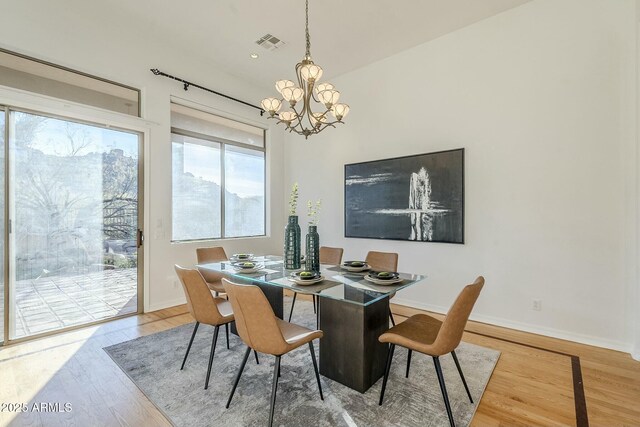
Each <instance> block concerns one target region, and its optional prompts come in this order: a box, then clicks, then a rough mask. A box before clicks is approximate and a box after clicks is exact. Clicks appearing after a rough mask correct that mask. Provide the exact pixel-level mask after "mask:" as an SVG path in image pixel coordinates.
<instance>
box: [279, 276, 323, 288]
mask: <svg viewBox="0 0 640 427" xmlns="http://www.w3.org/2000/svg"><path fill="white" fill-rule="evenodd" d="M287 279H288V280H289V281H290V282H293V283H295V284H296V285H302V286H304V285H315V284H316V283H320V282H322V281H323V280H324V276H320V277H318V278H317V279H313V280H302V279H296V278H295V277H287Z"/></svg>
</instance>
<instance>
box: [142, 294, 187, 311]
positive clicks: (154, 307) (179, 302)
mask: <svg viewBox="0 0 640 427" xmlns="http://www.w3.org/2000/svg"><path fill="white" fill-rule="evenodd" d="M186 303H187V300H186V298H185V297H184V296H183V297H181V298H176V299H173V300H169V301H162V302H159V303H155V304H149V308H148V309H147V310H146V311H145V313H150V312H152V311H158V310H164V309H165V308H170V307H175V306H176V305H182V304H186Z"/></svg>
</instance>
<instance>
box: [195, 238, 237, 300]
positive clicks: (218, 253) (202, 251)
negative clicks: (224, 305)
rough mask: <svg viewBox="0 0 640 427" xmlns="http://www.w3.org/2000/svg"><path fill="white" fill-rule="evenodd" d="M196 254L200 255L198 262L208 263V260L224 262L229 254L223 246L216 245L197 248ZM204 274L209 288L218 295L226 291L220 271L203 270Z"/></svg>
mask: <svg viewBox="0 0 640 427" xmlns="http://www.w3.org/2000/svg"><path fill="white" fill-rule="evenodd" d="M196 256H197V257H198V264H206V263H208V262H222V261H227V260H228V259H229V258H227V254H226V252H225V251H224V248H223V247H222V246H214V247H211V248H198V249H196ZM202 276H203V277H204V280H205V281H206V282H207V286H209V289H211V290H212V291H214V292H215V293H216V296H218V295H220V294H221V293H224V288H223V287H222V283H221V282H220V279H222V278H223V277H224V276H223V275H222V274H220V273H215V272H213V271H204V270H203V271H202Z"/></svg>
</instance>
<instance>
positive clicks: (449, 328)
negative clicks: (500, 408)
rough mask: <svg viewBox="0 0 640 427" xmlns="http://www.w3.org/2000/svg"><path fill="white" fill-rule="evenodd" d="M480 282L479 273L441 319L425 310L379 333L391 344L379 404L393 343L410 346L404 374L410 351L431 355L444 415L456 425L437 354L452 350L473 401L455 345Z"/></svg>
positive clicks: (463, 381)
mask: <svg viewBox="0 0 640 427" xmlns="http://www.w3.org/2000/svg"><path fill="white" fill-rule="evenodd" d="M483 286H484V277H482V276H480V277H478V278H477V279H476V281H475V282H473V284H471V285H467V286H465V288H464V289H463V290H462V292H460V295H458V298H456V301H455V302H454V303H453V305H452V306H451V308H450V309H449V312H448V313H447V316H446V317H445V318H444V320H443V321H440V320H438V319H436V318H434V317H431V316H428V315H426V314H416V315H415V316H411V317H410V318H408V319H407V320H405V321H404V322H402V323H400V324H399V325H397V326H394V327H393V328H391V329H389V330H388V331H387V332H385V333H384V334H382V335H380V342H383V343H389V344H390V346H389V353H388V355H387V368H386V370H385V373H384V379H383V380H382V390H381V392H380V402H379V403H380V405H382V400H383V398H384V390H385V388H386V387H387V380H388V378H389V370H390V369H391V360H392V359H393V351H394V349H395V347H396V345H399V346H402V347H406V348H407V349H409V356H408V358H407V373H406V376H407V377H408V376H409V367H410V366H411V353H412V352H413V351H417V352H420V353H423V354H426V355H428V356H431V357H432V358H433V363H434V365H435V368H436V374H437V375H438V382H439V383H440V391H442V397H443V399H444V405H445V407H446V409H447V415H448V416H449V423H450V424H451V426H452V427H453V426H455V423H454V421H453V414H452V412H451V405H450V404H449V397H448V395H447V388H446V386H445V383H444V376H443V375H442V368H441V367H440V359H439V357H440V356H444V355H445V354H449V353H451V356H452V357H453V361H454V362H455V364H456V367H457V368H458V373H459V374H460V378H461V379H462V384H464V388H465V390H466V391H467V395H468V396H469V400H470V401H471V403H473V399H472V398H471V392H470V391H469V387H468V386H467V381H466V380H465V379H464V374H463V373H462V368H460V363H459V362H458V357H457V356H456V348H457V347H458V345H459V344H460V340H461V339H462V333H463V332H464V328H465V326H466V324H467V320H468V319H469V315H470V314H471V310H472V309H473V306H474V305H475V303H476V300H477V299H478V296H479V295H480V291H481V290H482V287H483Z"/></svg>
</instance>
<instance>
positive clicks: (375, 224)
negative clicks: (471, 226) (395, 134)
mask: <svg viewBox="0 0 640 427" xmlns="http://www.w3.org/2000/svg"><path fill="white" fill-rule="evenodd" d="M344 175H345V190H344V196H345V201H344V202H345V203H344V204H345V237H362V238H371V239H391V240H414V241H423V242H446V243H464V149H457V150H450V151H441V152H437V153H429V154H419V155H415V156H407V157H398V158H394V159H385V160H375V161H371V162H365V163H354V164H349V165H345V170H344Z"/></svg>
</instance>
